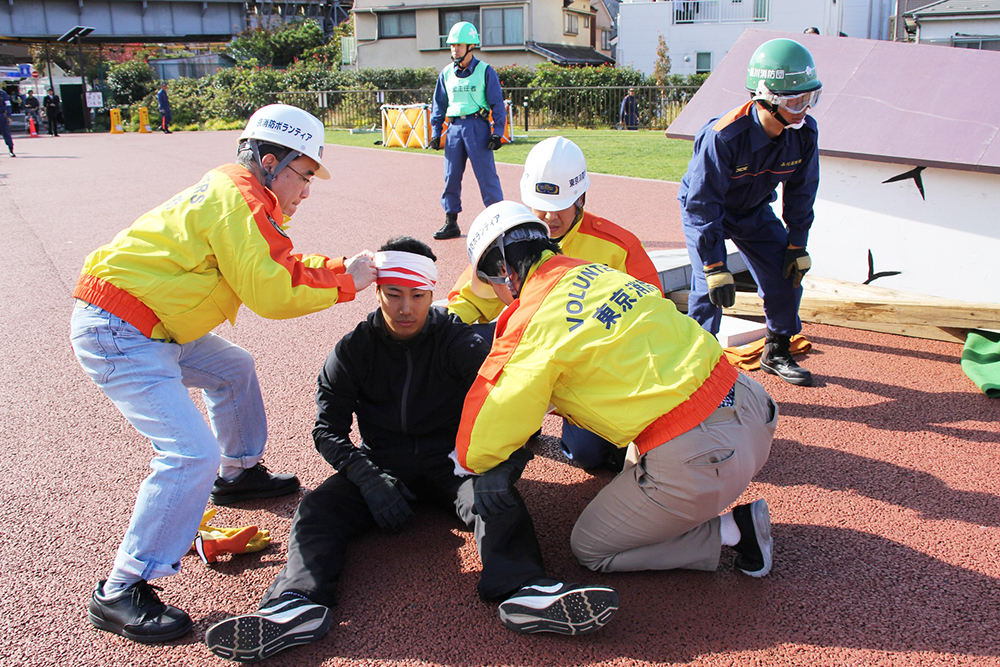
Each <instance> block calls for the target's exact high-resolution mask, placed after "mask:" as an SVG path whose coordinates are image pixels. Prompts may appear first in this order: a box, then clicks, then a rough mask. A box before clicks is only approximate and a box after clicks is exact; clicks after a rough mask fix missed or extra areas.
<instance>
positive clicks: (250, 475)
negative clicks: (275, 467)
mask: <svg viewBox="0 0 1000 667" xmlns="http://www.w3.org/2000/svg"><path fill="white" fill-rule="evenodd" d="M298 490H299V478H298V477H296V476H295V475H291V474H288V473H272V472H271V471H270V470H268V469H267V467H266V466H264V464H263V463H258V464H257V465H255V466H254V467H252V468H247V469H246V470H244V471H243V472H241V473H240V475H239V477H237V478H236V479H234V480H233V481H231V482H227V481H226V480H224V479H222V478H221V477H219V478H217V479H216V480H215V486H213V487H212V495H210V496H209V497H208V499H209V500H211V501H212V504H213V505H229V504H231V503H238V502H240V501H241V500H254V499H257V498H274V497H275V496H283V495H285V494H288V493H294V492H295V491H298Z"/></svg>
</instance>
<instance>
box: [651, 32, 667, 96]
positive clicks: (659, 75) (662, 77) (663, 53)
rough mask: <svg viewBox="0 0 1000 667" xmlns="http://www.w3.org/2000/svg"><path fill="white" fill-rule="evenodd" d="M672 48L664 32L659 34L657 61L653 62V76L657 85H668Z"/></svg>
mask: <svg viewBox="0 0 1000 667" xmlns="http://www.w3.org/2000/svg"><path fill="white" fill-rule="evenodd" d="M669 54H670V48H669V47H668V46H667V40H665V39H663V33H662V32H661V33H660V34H659V36H658V42H657V45H656V61H655V62H654V63H653V78H654V79H656V85H657V86H660V87H663V86H665V85H667V77H668V76H670V55H669Z"/></svg>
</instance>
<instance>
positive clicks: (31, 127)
mask: <svg viewBox="0 0 1000 667" xmlns="http://www.w3.org/2000/svg"><path fill="white" fill-rule="evenodd" d="M28 130H29V131H30V132H31V136H33V137H37V136H38V130H36V129H35V119H34V118H32V117H30V116H29V117H28Z"/></svg>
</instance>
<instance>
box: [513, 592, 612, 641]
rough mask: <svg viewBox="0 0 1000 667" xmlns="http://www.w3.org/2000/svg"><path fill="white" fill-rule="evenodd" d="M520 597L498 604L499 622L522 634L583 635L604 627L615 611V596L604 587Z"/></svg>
mask: <svg viewBox="0 0 1000 667" xmlns="http://www.w3.org/2000/svg"><path fill="white" fill-rule="evenodd" d="M538 590H539V595H520V596H515V597H512V598H510V599H507V600H505V601H503V602H502V603H500V609H499V612H500V620H501V621H502V622H503V624H504V625H505V626H507V627H508V628H510V629H511V630H514V631H515V632H520V633H522V634H533V633H536V632H555V633H558V634H563V635H586V634H590V633H591V632H594V631H595V630H598V629H600V628H602V627H604V626H605V625H606V624H607V623H608V621H610V620H611V617H612V616H614V615H615V612H617V611H618V604H619V600H618V593H617V591H615V590H614V589H613V588H605V587H603V586H591V587H580V588H574V589H572V590H569V591H567V592H565V593H562V594H560V595H550V594H546V593H545V590H544V587H538Z"/></svg>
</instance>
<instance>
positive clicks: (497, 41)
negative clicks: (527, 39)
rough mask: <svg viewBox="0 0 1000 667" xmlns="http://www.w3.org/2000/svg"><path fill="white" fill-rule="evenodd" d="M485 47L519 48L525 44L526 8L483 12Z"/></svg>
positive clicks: (481, 34) (508, 8)
mask: <svg viewBox="0 0 1000 667" xmlns="http://www.w3.org/2000/svg"><path fill="white" fill-rule="evenodd" d="M480 37H481V38H482V40H483V46H515V45H517V46H519V45H521V44H524V8H523V7H507V8H504V9H484V10H483V31H482V32H481V33H480Z"/></svg>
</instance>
